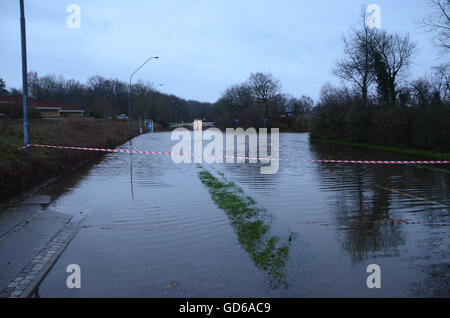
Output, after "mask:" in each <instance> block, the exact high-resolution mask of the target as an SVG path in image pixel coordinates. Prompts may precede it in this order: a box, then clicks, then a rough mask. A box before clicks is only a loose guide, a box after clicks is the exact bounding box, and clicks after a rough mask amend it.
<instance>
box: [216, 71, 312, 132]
mask: <svg viewBox="0 0 450 318" xmlns="http://www.w3.org/2000/svg"><path fill="white" fill-rule="evenodd" d="M313 106H314V101H313V100H312V99H311V98H310V97H308V96H305V95H303V96H301V97H300V98H296V97H293V96H291V95H289V94H284V93H282V92H281V85H280V83H279V81H278V80H277V79H276V78H275V77H274V76H273V75H272V74H271V73H251V74H250V77H249V78H248V79H247V80H246V81H245V82H243V83H241V84H236V85H232V86H230V87H229V88H227V89H226V90H225V92H224V93H223V94H222V96H221V97H220V98H219V100H218V101H217V102H216V103H215V104H214V106H213V108H212V110H211V117H212V119H213V120H214V124H215V125H216V126H218V127H222V128H225V127H235V126H237V127H243V128H248V127H255V128H258V127H264V126H265V127H268V128H269V127H278V128H280V129H285V130H294V131H307V130H308V128H309V122H308V119H309V115H310V113H311V111H312V108H313Z"/></svg>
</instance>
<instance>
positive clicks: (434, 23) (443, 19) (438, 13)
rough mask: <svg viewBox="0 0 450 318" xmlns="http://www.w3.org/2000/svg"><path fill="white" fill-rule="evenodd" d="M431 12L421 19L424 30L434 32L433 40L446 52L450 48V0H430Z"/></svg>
mask: <svg viewBox="0 0 450 318" xmlns="http://www.w3.org/2000/svg"><path fill="white" fill-rule="evenodd" d="M430 5H431V7H432V10H433V12H432V13H430V14H429V15H428V16H426V17H425V18H424V19H423V20H422V25H423V26H424V28H425V30H427V31H429V32H432V33H434V38H433V42H434V43H435V45H436V46H437V47H439V48H440V49H441V50H442V53H443V54H448V53H449V50H450V0H430Z"/></svg>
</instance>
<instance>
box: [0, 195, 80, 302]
mask: <svg viewBox="0 0 450 318" xmlns="http://www.w3.org/2000/svg"><path fill="white" fill-rule="evenodd" d="M47 203H49V198H48V197H47V196H32V197H30V198H28V199H27V200H26V201H24V202H23V203H20V204H18V205H16V206H14V207H12V208H9V209H8V210H6V211H2V212H0V297H2V298H3V297H28V296H30V294H31V292H32V291H33V289H34V288H35V287H36V286H37V284H38V283H39V282H40V281H41V280H42V278H43V277H45V274H46V273H47V272H48V270H49V269H50V268H51V266H52V265H53V264H54V262H55V261H56V260H57V258H58V257H59V255H61V253H62V252H63V251H64V249H65V247H66V246H67V244H68V243H69V242H70V240H71V239H72V238H73V236H74V235H75V234H76V232H77V231H78V229H79V226H80V225H81V222H82V221H83V220H84V219H85V217H86V216H87V215H80V216H76V217H74V216H73V215H72V214H65V213H60V212H57V211H52V210H43V209H42V205H41V204H47Z"/></svg>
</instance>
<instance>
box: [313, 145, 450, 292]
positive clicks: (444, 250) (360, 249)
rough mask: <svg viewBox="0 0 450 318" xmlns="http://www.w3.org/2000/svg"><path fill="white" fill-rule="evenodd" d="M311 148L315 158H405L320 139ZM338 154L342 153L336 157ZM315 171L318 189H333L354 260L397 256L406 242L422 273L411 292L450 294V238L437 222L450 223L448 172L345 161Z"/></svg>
mask: <svg viewBox="0 0 450 318" xmlns="http://www.w3.org/2000/svg"><path fill="white" fill-rule="evenodd" d="M347 148H348V149H347ZM311 150H312V152H313V153H314V155H315V156H316V158H327V157H334V158H335V159H346V158H351V159H356V160H364V159H366V160H367V159H368V160H404V159H405V156H404V155H403V156H401V155H397V154H391V153H385V152H373V151H360V150H355V149H354V148H350V147H345V146H339V147H337V146H336V145H329V144H324V143H312V144H311ZM337 154H339V155H344V154H345V157H340V158H339V157H338V158H336V156H337ZM382 158H383V159H382ZM408 159H410V158H408ZM411 159H412V158H411ZM414 159H416V158H414ZM414 159H412V160H414ZM316 172H317V173H318V175H319V180H320V181H321V184H322V189H323V190H325V191H327V190H330V189H332V190H333V191H334V192H335V195H334V204H333V205H330V208H332V210H333V215H334V219H335V221H336V223H337V225H338V227H339V230H338V231H337V236H338V239H339V240H340V241H341V243H342V248H343V249H344V250H345V251H347V252H348V253H349V254H350V255H351V257H352V260H353V262H362V261H366V260H368V259H373V258H378V257H389V258H392V257H402V256H403V255H404V254H405V248H406V246H407V247H408V248H410V249H411V245H412V246H413V249H414V250H413V253H414V257H410V259H411V260H415V265H417V266H416V270H417V271H418V272H419V273H421V274H422V275H423V276H425V278H424V279H422V281H420V282H419V283H413V284H411V286H410V289H411V291H412V294H413V295H415V296H433V297H434V296H438V297H439V296H440V297H443V296H447V297H448V295H450V289H449V282H450V280H449V278H450V276H449V275H450V274H449V273H450V271H449V268H450V262H449V257H448V248H449V242H450V241H449V238H450V237H449V232H448V230H445V229H446V228H445V227H442V226H441V225H442V224H443V225H446V224H448V223H449V221H450V219H449V208H448V203H449V191H450V184H449V178H448V174H446V173H442V172H440V171H430V170H424V169H417V168H416V167H414V166H387V165H377V166H370V165H364V166H348V165H345V164H342V165H335V164H324V165H320V166H316ZM408 240H409V242H408ZM416 240H417V241H416ZM413 242H414V244H412V243H413ZM407 243H409V244H407ZM400 247H402V248H400ZM408 254H409V253H408Z"/></svg>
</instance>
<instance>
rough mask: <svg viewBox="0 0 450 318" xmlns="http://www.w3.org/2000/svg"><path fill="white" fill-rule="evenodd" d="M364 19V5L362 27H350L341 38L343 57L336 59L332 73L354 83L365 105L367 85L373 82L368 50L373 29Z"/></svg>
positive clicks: (365, 16) (365, 15)
mask: <svg viewBox="0 0 450 318" xmlns="http://www.w3.org/2000/svg"><path fill="white" fill-rule="evenodd" d="M366 20H367V13H366V7H363V8H362V9H361V26H362V27H360V28H356V27H352V29H351V30H350V32H349V34H348V35H347V36H346V37H344V38H343V39H342V41H343V42H344V57H343V58H342V59H340V60H338V61H337V62H336V66H335V67H334V68H333V74H334V75H336V76H337V77H339V78H341V79H343V80H345V81H348V82H351V83H353V84H355V85H356V86H357V87H358V88H359V89H360V91H361V96H362V100H363V103H364V104H365V105H367V95H368V90H369V87H370V85H371V84H372V83H373V82H374V73H373V72H372V57H371V52H370V50H371V41H372V39H373V34H374V31H373V29H371V28H369V27H368V26H367V23H366Z"/></svg>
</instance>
